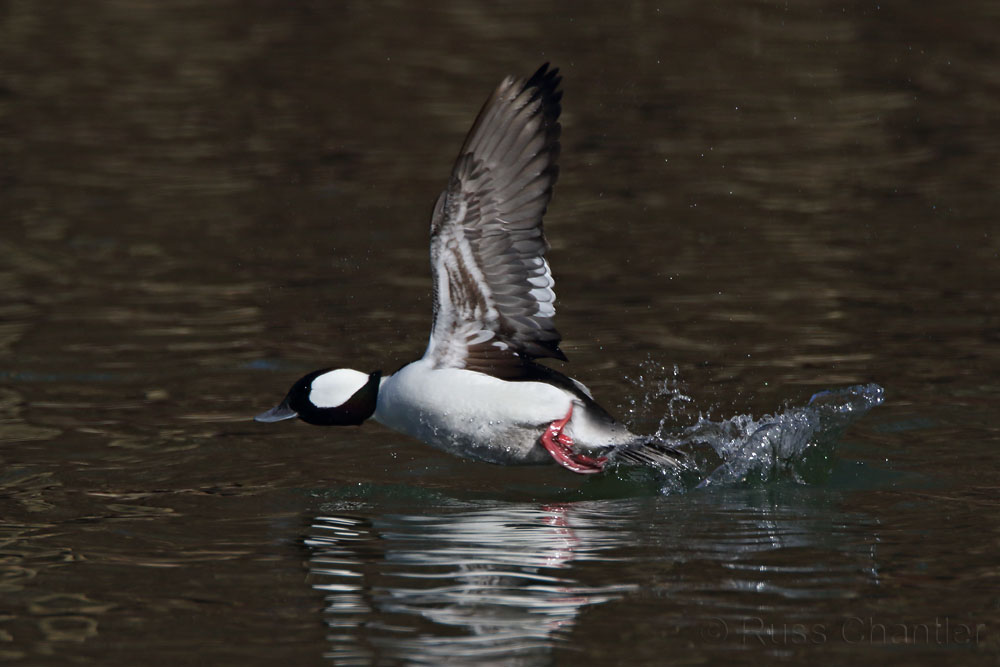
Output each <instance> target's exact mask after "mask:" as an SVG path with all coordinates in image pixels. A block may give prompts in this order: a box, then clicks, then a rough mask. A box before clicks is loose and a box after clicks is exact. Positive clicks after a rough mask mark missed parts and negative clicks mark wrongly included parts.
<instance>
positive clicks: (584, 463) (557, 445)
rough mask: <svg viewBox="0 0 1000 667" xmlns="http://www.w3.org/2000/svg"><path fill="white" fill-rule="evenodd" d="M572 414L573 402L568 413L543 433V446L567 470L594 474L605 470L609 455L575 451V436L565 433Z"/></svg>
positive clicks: (582, 473)
mask: <svg viewBox="0 0 1000 667" xmlns="http://www.w3.org/2000/svg"><path fill="white" fill-rule="evenodd" d="M572 416H573V404H572V403H570V404H569V412H567V413H566V416H565V417H563V418H562V419H557V420H555V421H554V422H552V423H551V424H549V427H548V428H547V429H545V433H543V434H542V446H543V447H545V449H546V451H548V453H549V454H551V455H552V458H554V459H555V460H556V463H558V464H559V465H561V466H562V467H564V468H566V469H567V470H572V471H573V472H577V473H580V474H581V475H593V474H594V473H598V472H601V471H602V470H604V464H605V463H607V461H608V457H606V456H598V457H594V456H587V455H586V454H577V453H575V452H574V451H573V438H571V437H569V436H568V435H566V434H565V433H563V429H564V428H566V424H568V423H569V420H570V417H572Z"/></svg>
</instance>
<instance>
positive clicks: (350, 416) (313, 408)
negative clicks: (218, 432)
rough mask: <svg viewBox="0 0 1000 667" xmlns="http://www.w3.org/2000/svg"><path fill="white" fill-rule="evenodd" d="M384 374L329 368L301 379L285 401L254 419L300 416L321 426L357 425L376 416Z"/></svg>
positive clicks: (274, 420)
mask: <svg viewBox="0 0 1000 667" xmlns="http://www.w3.org/2000/svg"><path fill="white" fill-rule="evenodd" d="M381 378H382V371H375V372H374V373H367V374H366V373H362V372H361V371H355V370H351V369H350V368H336V369H331V368H326V369H323V370H319V371H313V372H312V373H309V374H308V375H306V376H304V377H302V378H301V379H299V380H298V381H297V382H296V383H295V384H293V385H292V388H291V389H289V390H288V395H287V396H285V400H283V401H282V402H281V403H279V404H278V405H277V406H275V407H273V408H271V409H270V410H268V411H267V412H262V413H260V414H259V415H257V416H256V417H254V419H255V420H256V421H259V422H276V421H281V420H282V419H291V418H292V417H298V418H299V419H301V420H302V421H304V422H307V423H309V424H317V425H320V426H356V425H358V424H361V423H362V422H363V421H365V420H366V419H368V418H369V417H371V416H372V415H373V414H374V413H375V405H376V402H377V400H378V388H379V382H380V381H381Z"/></svg>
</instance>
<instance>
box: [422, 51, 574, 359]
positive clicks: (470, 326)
mask: <svg viewBox="0 0 1000 667" xmlns="http://www.w3.org/2000/svg"><path fill="white" fill-rule="evenodd" d="M560 80H561V79H560V77H559V76H558V70H557V69H553V70H549V69H548V65H547V64H546V65H543V66H542V67H541V68H540V69H539V70H538V71H537V72H535V74H534V75H533V76H532V77H531V78H530V79H528V80H527V81H525V80H523V79H515V78H512V77H508V78H506V79H504V81H503V82H502V83H501V84H500V86H499V87H498V88H497V89H496V91H495V92H494V93H493V95H492V96H491V97H490V98H489V100H487V101H486V104H485V105H484V106H483V109H482V111H480V112H479V116H478V117H477V118H476V122H475V124H474V125H473V126H472V130H471V131H470V132H469V136H468V137H467V138H466V140H465V144H464V145H463V146H462V150H461V152H460V153H459V156H458V159H457V160H456V162H455V167H454V169H453V170H452V174H451V179H450V180H449V182H448V187H447V188H446V189H445V190H444V192H442V193H441V196H440V197H438V200H437V204H436V205H435V207H434V215H433V217H432V219H431V271H432V274H433V280H434V324H433V326H432V329H431V338H430V343H429V345H428V347H427V352H426V354H425V355H424V356H425V357H426V358H429V359H431V360H432V361H433V362H434V364H435V366H436V367H438V368H467V369H469V370H477V371H482V372H488V373H491V374H493V375H498V376H501V377H514V376H518V375H520V374H521V371H520V369H521V368H522V366H523V364H524V362H525V361H526V360H528V359H532V358H535V357H555V358H557V359H565V358H566V357H565V356H564V355H563V353H562V351H561V350H560V349H559V341H560V338H561V337H560V335H559V332H558V331H556V329H555V326H554V325H553V323H552V318H553V316H554V315H555V308H554V306H553V303H554V302H555V293H554V292H553V291H552V284H553V283H552V274H551V273H550V271H549V265H548V263H547V262H546V261H545V258H544V254H545V251H546V250H547V248H548V244H547V243H546V241H545V236H544V234H543V233H542V216H543V215H544V213H545V208H546V206H548V203H549V200H550V199H551V198H552V186H553V184H554V183H555V181H556V177H557V174H558V168H557V167H556V164H555V162H556V159H557V158H558V156H559V132H560V127H559V122H558V118H559V112H560V105H559V100H560V99H561V98H562V93H561V92H560V91H558V90H557V88H558V86H559V82H560Z"/></svg>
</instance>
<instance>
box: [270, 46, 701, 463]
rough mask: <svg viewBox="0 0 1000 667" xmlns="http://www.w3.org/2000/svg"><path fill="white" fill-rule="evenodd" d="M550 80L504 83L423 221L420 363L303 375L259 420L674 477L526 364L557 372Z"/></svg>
mask: <svg viewBox="0 0 1000 667" xmlns="http://www.w3.org/2000/svg"><path fill="white" fill-rule="evenodd" d="M560 81H561V77H560V76H559V70H558V69H549V66H548V64H547V63H546V64H545V65H542V66H541V67H540V68H539V69H538V71H536V72H535V73H534V75H532V76H531V77H530V78H529V79H527V80H525V79H519V78H514V77H507V78H506V79H504V80H503V82H501V83H500V85H499V86H498V87H497V89H496V90H495V91H494V92H493V94H492V95H491V96H490V98H489V99H488V100H487V101H486V104H485V105H484V106H483V108H482V110H481V111H480V112H479V116H478V117H477V118H476V121H475V123H473V125H472V130H470V132H469V135H468V136H467V137H466V139H465V143H464V144H463V146H462V150H461V151H459V154H458V159H457V160H456V161H455V166H454V168H453V169H452V172H451V178H450V179H449V181H448V185H447V187H446V188H445V190H444V192H442V193H441V195H440V196H439V197H438V199H437V203H436V204H435V206H434V212H433V215H432V216H431V230H430V232H431V248H430V250H431V270H432V280H433V289H434V318H433V324H432V326H431V335H430V341H429V343H428V345H427V350H426V352H424V356H423V357H422V358H420V359H418V360H417V361H414V362H412V363H410V364H407V365H405V366H403V367H402V368H401V369H399V370H398V371H397V372H395V373H393V374H391V375H387V376H383V375H382V374H381V372H379V371H375V372H372V373H362V372H360V371H356V370H351V369H344V368H338V369H324V370H318V371H315V372H312V373H309V374H308V375H306V376H305V377H303V378H301V379H300V380H298V381H297V382H296V383H295V384H294V385H292V388H291V390H290V391H289V392H288V395H287V396H285V399H284V400H283V401H282V402H281V403H280V404H279V405H278V406H276V407H274V408H272V409H271V410H268V411H267V412H264V413H262V414H259V415H257V416H256V417H255V419H256V420H257V421H261V422H275V421H280V420H283V419H290V418H292V417H298V418H299V419H302V420H303V421H306V422H308V423H310V424H320V425H352V424H354V425H356V424H361V423H362V422H364V421H365V420H366V419H369V418H371V419H374V420H375V421H377V422H380V423H381V424H384V425H385V426H388V427H389V428H392V429H395V430H397V431H399V432H401V433H405V434H407V435H410V436H413V437H415V438H417V439H419V440H422V441H424V442H426V443H428V444H431V445H434V446H436V447H439V448H441V449H443V450H445V451H448V452H451V453H453V454H457V455H459V456H463V457H467V458H471V459H477V460H480V461H487V462H490V463H501V464H520V463H529V464H530V463H546V462H551V461H555V462H557V463H559V464H560V465H562V466H563V467H565V468H567V469H569V470H572V471H573V472H576V473H581V474H590V473H598V472H600V471H601V470H603V469H604V467H605V465H606V464H607V463H608V462H609V461H611V460H614V459H620V460H626V461H632V462H641V463H658V464H660V465H667V466H681V465H683V463H682V461H683V457H682V456H681V455H680V454H679V453H678V452H675V451H673V450H671V449H670V448H669V447H667V446H666V445H665V444H663V443H662V442H660V441H658V440H656V439H655V438H651V437H642V436H637V435H635V434H633V433H631V432H630V431H629V430H628V429H627V428H625V426H623V425H622V424H620V423H619V422H617V421H615V420H614V419H613V418H612V417H611V416H610V415H609V414H608V413H607V412H606V411H605V410H604V409H603V408H602V407H601V406H600V405H598V404H597V403H596V402H595V401H594V399H593V397H592V396H591V394H590V391H589V390H588V389H587V388H586V387H585V386H584V385H583V384H581V383H580V382H578V381H577V380H574V379H572V378H569V377H567V376H565V375H563V374H562V373H559V372H558V371H555V370H553V369H551V368H548V367H546V366H543V365H541V364H538V363H536V362H535V359H539V358H543V357H552V358H555V359H560V360H563V361H565V360H566V355H564V354H563V352H562V350H560V349H559V341H560V340H561V336H560V335H559V332H558V331H556V328H555V326H554V325H553V321H552V320H553V316H554V315H555V308H554V307H553V304H554V302H555V293H554V292H553V290H552V285H553V281H552V273H551V272H550V271H549V265H548V262H547V261H546V260H545V252H546V250H547V249H548V243H547V242H546V240H545V236H544V234H543V232H542V216H543V215H544V214H545V210H546V207H547V206H548V203H549V200H550V199H551V197H552V186H553V185H554V184H555V182H556V177H557V175H558V172H559V170H558V167H557V166H556V159H557V158H558V156H559V148H560V146H559V134H560V131H561V128H560V125H559V120H558V119H559V112H560V110H561V107H560V100H561V99H562V91H560V90H559V83H560Z"/></svg>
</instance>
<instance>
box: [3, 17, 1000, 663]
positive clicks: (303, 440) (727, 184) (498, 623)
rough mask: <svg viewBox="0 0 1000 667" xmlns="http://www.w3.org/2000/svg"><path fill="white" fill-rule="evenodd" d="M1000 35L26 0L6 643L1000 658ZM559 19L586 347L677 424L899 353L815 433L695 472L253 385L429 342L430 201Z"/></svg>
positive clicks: (11, 259) (859, 380)
mask: <svg viewBox="0 0 1000 667" xmlns="http://www.w3.org/2000/svg"><path fill="white" fill-rule="evenodd" d="M997 34H1000V11H998V9H997V6H996V4H995V3H993V2H985V1H974V2H966V3H948V4H944V3H902V2H896V3H891V2H883V3H878V4H876V3H870V2H865V3H832V2H806V3H787V4H786V3H767V2H750V1H747V2H733V3H723V4H719V5H711V6H710V5H709V4H708V3H699V2H687V3H684V2H675V3H645V2H637V3H631V4H630V5H628V6H624V7H614V8H613V7H612V6H611V5H607V4H606V3H573V4H566V5H564V6H563V7H562V8H561V9H558V10H556V9H552V8H551V7H543V6H542V5H535V4H534V3H523V4H521V3H515V4H507V3H505V4H503V5H500V6H493V5H492V4H487V3H479V4H471V3H457V2H456V3H450V4H446V5H435V8H433V9H431V8H426V7H423V6H420V5H418V4H410V5H401V6H400V5H397V4H395V3H392V4H384V5H378V4H373V3H332V2H331V3H324V2H313V3H285V2H270V1H257V2H216V3H200V2H168V3H159V2H155V3H154V2H135V1H121V2H110V1H107V2H90V3H35V2H27V1H20V2H18V1H15V0H8V1H6V2H0V211H2V214H0V230H2V236H0V293H2V295H3V296H2V297H0V658H2V659H3V660H5V661H7V662H10V663H12V664H25V665H29V664H30V665H42V664H70V663H72V664H99V665H135V664H144V665H158V664H163V665H175V664H182V663H183V664H211V665H219V664H235V663H240V664H281V663H284V664H295V665H299V664H323V663H335V664H370V663H378V664H397V663H405V662H413V663H424V664H448V663H455V664H469V663H482V664H491V663H492V664H525V665H528V664H530V665H534V664H552V663H554V664H595V665H596V664H630V665H631V664H663V663H664V662H676V663H685V664H689V663H704V662H728V663H736V664H741V663H742V664H755V665H758V664H761V663H762V662H777V661H780V662H789V663H799V664H815V663H816V661H817V660H824V661H829V662H834V663H848V662H850V663H852V664H855V663H858V664H900V665H912V664H918V663H925V664H940V663H944V662H948V663H954V664H996V662H997V660H998V657H1000V634H998V632H1000V568H998V562H1000V561H998V557H997V554H998V551H1000V500H998V490H1000V474H998V468H997V461H998V450H997V448H998V445H1000V429H998V426H997V408H998V406H1000V381H998V377H1000V316H998V313H1000V308H998V306H1000V297H998V296H997V287H998V286H1000V262H998V260H1000V257H998V253H1000V237H998V235H997V211H998V209H1000V197H998V195H997V183H998V182H1000V159H998V157H997V156H998V153H1000V130H998V129H997V110H998V109H1000V41H998V40H997V37H996V36H997ZM546 60H550V61H552V62H553V63H555V64H556V65H558V66H560V67H561V68H562V70H563V72H564V76H565V84H564V87H565V91H566V95H565V99H564V107H565V113H564V117H563V118H564V133H563V158H562V160H561V164H562V176H561V179H560V183H559V186H558V188H557V190H556V196H555V200H554V202H553V205H552V207H551V209H550V213H549V215H548V217H547V218H546V225H547V230H548V235H549V239H550V241H551V243H552V246H553V250H552V254H551V255H550V258H551V261H552V265H553V270H554V273H555V275H556V278H557V281H558V282H557V291H558V295H559V299H560V301H559V318H558V324H559V328H560V329H561V331H562V332H563V333H564V336H565V341H564V345H563V348H564V349H565V350H566V352H567V353H568V355H569V356H570V358H571V359H572V363H571V364H570V365H569V366H567V367H566V368H565V370H566V371H567V372H571V373H572V374H573V375H575V376H577V377H579V378H580V379H581V380H583V381H585V382H586V383H587V384H588V385H590V387H591V388H592V389H593V390H594V393H595V395H597V397H598V398H599V399H600V400H601V401H602V402H603V403H604V404H605V405H606V406H607V407H608V408H610V409H612V411H614V412H617V413H618V414H620V415H621V416H622V417H623V418H625V419H627V420H628V421H629V422H630V423H631V424H633V426H634V427H635V428H636V429H638V430H643V431H646V432H653V431H657V430H660V431H662V432H664V433H679V432H683V431H684V429H690V428H696V426H695V425H696V424H698V423H699V419H701V420H702V422H700V423H702V424H704V423H705V422H706V421H708V422H715V423H719V424H728V425H730V426H732V425H734V424H738V425H743V426H746V425H748V424H751V423H753V424H757V425H764V426H766V425H767V424H769V423H772V421H773V418H774V416H775V415H777V416H780V415H784V414H789V413H790V412H791V413H794V412H795V411H796V410H799V409H802V408H803V406H806V405H807V403H808V401H809V398H810V396H812V395H813V394H815V393H816V392H819V391H822V390H827V389H838V388H843V387H847V386H853V385H868V384H871V383H877V384H878V385H881V386H882V387H884V389H885V394H884V396H885V401H884V403H883V404H882V405H881V406H879V407H875V408H874V409H873V410H872V411H871V412H870V413H869V414H868V415H867V416H865V417H864V418H863V419H861V420H860V421H857V422H856V423H854V424H853V425H850V426H849V427H847V428H846V430H845V431H844V432H843V433H842V435H840V436H839V437H838V438H837V439H836V442H826V443H824V445H823V447H824V450H823V452H822V456H820V458H819V462H818V463H810V464H808V465H806V466H805V468H804V469H803V470H792V471H791V472H788V471H785V473H784V474H774V475H763V476H760V475H758V476H757V477H753V476H751V481H749V482H741V481H740V479H739V478H740V475H736V476H735V477H732V478H727V479H725V480H721V482H722V483H719V484H711V485H709V486H708V487H707V488H697V489H696V488H687V489H685V490H684V491H683V492H677V489H673V491H674V492H667V491H670V490H671V489H667V488H665V487H664V485H663V484H662V480H660V479H658V478H657V476H656V475H651V474H649V475H647V474H644V473H639V472H636V471H616V472H614V473H613V474H607V475H601V476H598V477H597V478H592V479H584V478H581V477H577V476H573V475H571V474H569V473H567V472H566V471H564V470H561V469H558V468H557V467H555V466H551V467H541V468H500V467H493V466H489V465H485V464H478V463H472V462H467V461H463V460H458V459H454V458H451V457H448V456H447V455H444V454H441V453H438V452H436V451H434V450H432V449H430V448H428V447H426V446H424V445H421V444H420V443H417V442H413V441H410V440H408V439H406V438H404V437H402V436H397V435H395V434H394V433H391V432H388V431H386V430H384V429H382V428H380V427H379V426H377V425H366V426H365V427H363V428H361V429H341V430H324V429H317V428H311V427H308V426H306V425H304V424H281V425H272V426H265V425H260V424H255V423H252V422H250V421H248V418H249V416H251V415H253V414H254V413H256V412H258V411H260V410H262V409H264V408H266V407H269V406H270V405H271V404H273V403H274V402H275V401H276V400H277V399H278V398H280V396H281V394H282V393H283V391H284V390H285V389H286V388H287V386H288V385H289V383H290V382H291V381H292V380H294V379H295V378H296V377H298V376H299V375H300V374H301V373H303V372H305V371H308V370H312V369H314V368H318V367H321V366H325V365H340V364H345V365H352V366H355V367H358V368H362V369H374V368H382V369H384V370H386V371H391V370H393V369H394V368H396V367H397V366H398V365H399V364H400V363H402V362H403V361H407V360H410V359H412V358H414V357H415V356H418V355H419V354H420V353H421V352H422V349H423V345H424V343H425V342H426V335H427V328H428V325H429V308H430V304H429V283H428V269H427V257H426V254H427V222H428V215H429V212H430V206H431V204H432V202H433V200H434V197H435V196H436V194H437V192H438V191H439V190H440V188H441V187H442V186H443V185H444V179H445V177H446V174H447V173H448V170H449V168H450V164H451V160H452V159H453V157H454V154H455V151H456V150H457V148H458V146H459V145H460V142H461V139H462V137H463V136H464V133H465V131H466V129H467V128H468V125H469V124H470V123H471V121H472V118H473V116H474V114H475V112H476V111H477V110H478V108H479V105H480V104H481V103H482V100H483V99H484V98H485V96H486V95H487V93H488V92H489V91H490V90H491V89H492V87H493V86H494V85H495V84H496V83H497V82H498V81H499V80H500V78H501V77H502V76H504V75H506V74H509V73H514V74H527V73H529V72H530V71H531V70H532V69H533V68H534V67H536V66H537V65H538V64H540V63H541V62H543V61H546ZM765 415H771V417H765ZM769 419H770V420H772V421H769ZM748 433H749V432H748ZM720 437H721V436H720ZM792 467H793V468H794V467H795V466H792Z"/></svg>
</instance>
